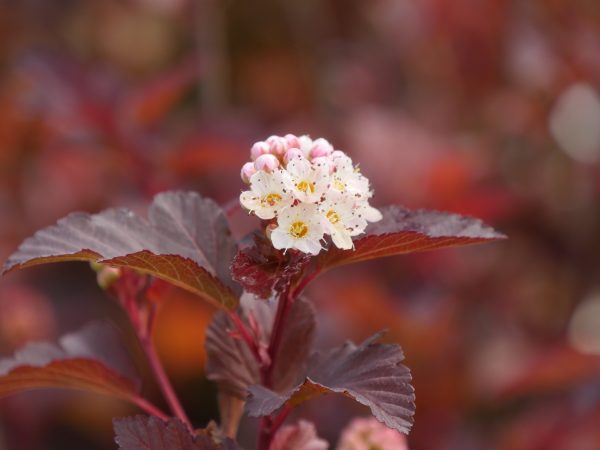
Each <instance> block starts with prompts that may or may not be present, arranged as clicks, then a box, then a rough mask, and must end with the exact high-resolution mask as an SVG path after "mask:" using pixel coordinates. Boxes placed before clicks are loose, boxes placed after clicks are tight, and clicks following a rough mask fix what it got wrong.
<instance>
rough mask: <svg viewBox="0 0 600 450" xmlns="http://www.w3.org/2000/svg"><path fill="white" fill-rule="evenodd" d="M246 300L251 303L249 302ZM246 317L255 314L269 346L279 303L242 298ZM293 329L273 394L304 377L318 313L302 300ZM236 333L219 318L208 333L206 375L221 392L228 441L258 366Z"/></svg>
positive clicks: (263, 343) (294, 313)
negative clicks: (302, 375) (302, 374)
mask: <svg viewBox="0 0 600 450" xmlns="http://www.w3.org/2000/svg"><path fill="white" fill-rule="evenodd" d="M246 300H247V301H246ZM242 306H243V307H244V309H245V311H246V315H247V314H252V315H253V316H254V317H255V318H256V322H257V323H258V324H259V326H260V328H261V330H260V344H261V346H262V348H263V349H265V351H266V348H267V346H268V343H269V340H270V337H271V326H272V323H273V319H274V317H275V310H276V303H275V302H264V301H260V300H251V299H246V298H244V302H243V304H242ZM288 324H289V326H288V327H287V328H286V329H285V331H284V333H283V336H282V338H281V345H280V347H279V350H278V353H277V358H276V363H275V367H274V369H273V373H274V376H273V380H274V383H275V384H274V389H275V390H276V391H283V390H287V389H290V388H292V387H293V386H295V385H296V383H297V382H298V381H299V380H300V374H301V373H303V372H304V368H305V364H306V359H307V356H308V353H309V351H310V348H311V345H312V341H313V335H314V330H315V317H314V310H313V307H312V306H311V304H310V303H309V302H308V301H306V300H304V299H298V300H297V301H296V302H295V303H294V305H293V306H292V308H291V310H290V312H289V318H288ZM232 331H233V332H236V331H237V329H236V327H235V325H234V324H233V323H232V321H231V320H230V319H229V317H228V316H227V315H226V314H225V313H223V312H220V313H218V314H216V315H215V318H214V319H213V322H212V323H211V324H210V326H209V327H208V328H207V330H206V341H205V347H206V353H207V364H206V374H207V377H208V379H210V380H212V381H215V382H216V383H217V385H218V387H219V404H220V411H221V422H222V423H221V426H222V428H223V430H224V432H225V433H226V434H227V435H228V436H232V435H234V434H235V432H236V430H237V426H238V424H239V419H240V417H241V411H242V410H243V407H244V402H245V400H246V397H247V395H248V387H249V386H251V385H253V384H258V383H259V382H260V380H261V378H260V364H259V363H258V361H257V360H256V357H255V356H254V355H253V353H252V352H251V351H250V349H249V348H248V346H247V344H246V343H245V342H244V341H243V340H241V339H239V338H238V337H233V336H232V335H231V332H232Z"/></svg>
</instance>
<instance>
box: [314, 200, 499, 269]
mask: <svg viewBox="0 0 600 450" xmlns="http://www.w3.org/2000/svg"><path fill="white" fill-rule="evenodd" d="M382 214H383V219H382V220H381V221H379V222H376V223H373V224H371V225H369V227H368V228H367V230H366V233H367V234H366V235H364V236H360V237H358V238H356V239H355V240H354V250H340V249H338V248H335V247H333V248H331V249H330V250H328V251H327V252H324V253H322V254H321V255H319V256H318V258H317V264H318V265H319V267H320V268H321V269H323V270H328V269H331V268H333V267H337V266H341V265H344V264H350V263H355V262H360V261H366V260H369V259H375V258H383V257H385V256H394V255H400V254H404V253H415V252H423V251H427V250H434V249H440V248H446V247H457V246H462V245H470V244H478V243H482V242H491V241H496V240H499V239H505V238H506V236H505V235H503V234H501V233H498V232H497V231H495V230H494V229H492V228H490V227H488V226H487V225H485V224H484V223H483V222H481V221H480V220H478V219H473V218H470V217H464V216H460V215H458V214H450V213H444V212H438V211H427V210H415V211H411V210H409V209H406V208H402V207H399V206H389V207H387V208H384V209H383V210H382Z"/></svg>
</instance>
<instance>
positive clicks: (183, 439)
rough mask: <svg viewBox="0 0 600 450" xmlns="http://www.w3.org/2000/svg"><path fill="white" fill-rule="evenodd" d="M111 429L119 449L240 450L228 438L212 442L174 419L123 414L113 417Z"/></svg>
mask: <svg viewBox="0 0 600 450" xmlns="http://www.w3.org/2000/svg"><path fill="white" fill-rule="evenodd" d="M113 428H114V430H115V442H116V443H117V444H118V445H119V450H241V448H240V447H239V446H238V445H237V444H236V443H235V442H233V441H232V440H231V439H224V440H223V441H222V442H219V443H217V442H215V440H213V438H212V437H211V436H210V435H209V433H208V432H207V431H205V430H196V431H195V432H194V434H192V433H191V432H190V431H189V430H188V429H187V428H186V426H185V425H184V424H183V423H182V422H181V421H180V420H179V419H175V418H173V419H170V420H169V421H168V422H164V421H162V420H160V419H158V418H156V417H146V416H134V417H124V418H122V419H115V420H114V421H113Z"/></svg>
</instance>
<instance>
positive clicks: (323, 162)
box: [311, 156, 335, 173]
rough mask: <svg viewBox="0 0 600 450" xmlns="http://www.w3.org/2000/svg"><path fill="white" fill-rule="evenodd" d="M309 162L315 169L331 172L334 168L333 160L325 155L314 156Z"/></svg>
mask: <svg viewBox="0 0 600 450" xmlns="http://www.w3.org/2000/svg"><path fill="white" fill-rule="evenodd" d="M311 162H312V165H313V167H316V168H317V169H319V170H322V171H324V172H326V173H333V171H334V169H335V166H334V164H333V161H332V160H331V158H328V157H327V156H319V157H318V158H314V159H313V160H312V161H311Z"/></svg>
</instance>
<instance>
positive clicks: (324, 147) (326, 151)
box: [310, 138, 333, 158]
mask: <svg viewBox="0 0 600 450" xmlns="http://www.w3.org/2000/svg"><path fill="white" fill-rule="evenodd" d="M332 153H333V147H332V146H331V144H330V143H329V142H327V141H326V140H325V139H323V138H319V139H317V140H316V141H314V142H313V147H312V148H311V150H310V157H311V158H319V157H321V156H329V155H331V154H332Z"/></svg>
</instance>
